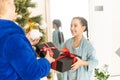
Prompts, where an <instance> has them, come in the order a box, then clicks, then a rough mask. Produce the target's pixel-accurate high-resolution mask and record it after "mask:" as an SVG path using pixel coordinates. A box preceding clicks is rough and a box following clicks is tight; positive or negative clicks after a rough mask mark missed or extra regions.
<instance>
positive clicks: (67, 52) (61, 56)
mask: <svg viewBox="0 0 120 80" xmlns="http://www.w3.org/2000/svg"><path fill="white" fill-rule="evenodd" d="M61 52H63V54H62V55H60V56H59V57H58V58H57V59H56V60H55V61H54V62H53V63H52V69H54V70H56V64H57V61H58V60H60V59H62V58H64V57H69V58H72V59H73V62H74V63H75V62H76V61H77V59H76V58H75V57H76V55H75V54H71V53H70V51H69V49H68V48H62V49H61Z"/></svg>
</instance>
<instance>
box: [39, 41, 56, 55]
mask: <svg viewBox="0 0 120 80" xmlns="http://www.w3.org/2000/svg"><path fill="white" fill-rule="evenodd" d="M45 45H46V46H44V47H42V48H41V49H40V51H49V53H50V56H51V57H53V55H54V53H53V51H52V49H56V47H50V46H49V45H48V44H46V43H45Z"/></svg>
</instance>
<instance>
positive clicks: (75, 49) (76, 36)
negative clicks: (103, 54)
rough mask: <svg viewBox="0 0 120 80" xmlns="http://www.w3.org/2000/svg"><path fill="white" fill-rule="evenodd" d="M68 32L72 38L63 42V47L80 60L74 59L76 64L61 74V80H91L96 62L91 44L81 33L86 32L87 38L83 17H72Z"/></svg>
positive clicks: (85, 23) (85, 22)
mask: <svg viewBox="0 0 120 80" xmlns="http://www.w3.org/2000/svg"><path fill="white" fill-rule="evenodd" d="M70 30H71V33H72V35H73V37H72V38H70V39H68V40H67V41H66V42H65V45H64V47H67V48H68V49H69V50H70V52H71V53H74V54H76V55H78V56H81V57H82V58H81V59H80V58H78V57H76V58H77V62H75V63H74V64H73V65H72V66H71V70H69V71H67V72H64V73H63V79H62V80H91V77H92V71H93V69H94V67H95V66H96V65H97V64H98V61H97V59H96V56H95V50H94V48H93V46H92V44H91V43H90V41H89V40H87V39H86V38H85V37H84V36H83V32H85V31H87V37H88V25H87V21H86V20H85V19H84V18H83V17H74V18H73V19H72V21H71V27H70Z"/></svg>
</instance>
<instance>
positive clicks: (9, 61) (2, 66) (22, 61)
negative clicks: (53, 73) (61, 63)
mask: <svg viewBox="0 0 120 80" xmlns="http://www.w3.org/2000/svg"><path fill="white" fill-rule="evenodd" d="M50 67H51V66H50V63H49V61H48V60H47V59H45V58H40V59H38V60H37V59H36V56H35V51H34V50H33V49H32V46H31V44H30V43H29V41H28V39H27V38H26V36H25V33H24V31H23V30H22V29H21V27H19V26H18V25H17V24H15V23H14V22H13V21H10V20H3V19H0V80H40V78H42V77H44V76H46V75H48V73H49V71H50Z"/></svg>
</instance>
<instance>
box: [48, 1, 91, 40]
mask: <svg viewBox="0 0 120 80" xmlns="http://www.w3.org/2000/svg"><path fill="white" fill-rule="evenodd" d="M50 4H51V6H50V7H51V8H50V9H51V23H52V21H53V20H54V19H60V20H61V22H62V30H63V33H64V36H65V40H66V39H68V38H70V37H71V36H72V35H71V32H70V24H71V20H72V18H73V17H75V16H82V17H85V18H86V19H87V20H89V13H88V8H89V7H88V0H51V1H50Z"/></svg>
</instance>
